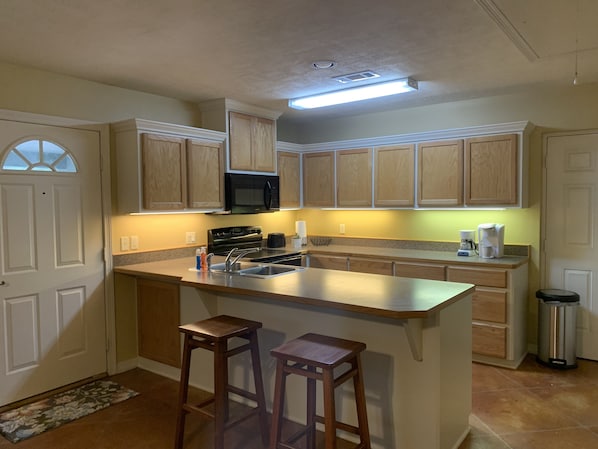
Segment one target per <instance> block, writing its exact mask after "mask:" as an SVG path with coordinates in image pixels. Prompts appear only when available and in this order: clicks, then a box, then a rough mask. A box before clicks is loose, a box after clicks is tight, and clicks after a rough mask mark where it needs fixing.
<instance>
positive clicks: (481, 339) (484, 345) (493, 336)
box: [471, 323, 507, 359]
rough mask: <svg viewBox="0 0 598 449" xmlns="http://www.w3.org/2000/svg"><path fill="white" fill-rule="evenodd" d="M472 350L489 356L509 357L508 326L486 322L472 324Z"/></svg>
mask: <svg viewBox="0 0 598 449" xmlns="http://www.w3.org/2000/svg"><path fill="white" fill-rule="evenodd" d="M471 332H472V334H471V339H472V352H473V353H474V354H480V355H484V356H489V357H498V358H501V359H505V358H506V357H507V328H506V327H505V326H491V325H486V324H477V323H474V324H472V329H471Z"/></svg>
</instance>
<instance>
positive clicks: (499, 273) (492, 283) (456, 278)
mask: <svg viewBox="0 0 598 449" xmlns="http://www.w3.org/2000/svg"><path fill="white" fill-rule="evenodd" d="M446 280H447V281H451V282H464V283H467V284H475V285H482V286H484V287H498V288H506V287H507V271H506V270H486V269H483V268H479V269H478V268H461V267H448V270H447V279H446Z"/></svg>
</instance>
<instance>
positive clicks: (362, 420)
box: [351, 354, 371, 449]
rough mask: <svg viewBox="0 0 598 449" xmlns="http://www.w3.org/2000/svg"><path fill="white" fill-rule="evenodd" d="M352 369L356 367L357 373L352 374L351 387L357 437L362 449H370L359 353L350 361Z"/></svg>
mask: <svg viewBox="0 0 598 449" xmlns="http://www.w3.org/2000/svg"><path fill="white" fill-rule="evenodd" d="M351 365H352V366H353V369H355V368H357V371H356V372H357V374H356V375H355V376H353V389H354V390H355V404H356V406H357V422H358V425H359V439H360V440H361V443H362V444H363V447H364V449H371V442H370V429H369V427H368V414H367V409H366V401H365V387H364V385H363V375H362V373H363V371H362V370H361V358H360V357H359V354H357V356H356V357H355V359H354V360H353V361H352V362H351Z"/></svg>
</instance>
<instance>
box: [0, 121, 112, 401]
mask: <svg viewBox="0 0 598 449" xmlns="http://www.w3.org/2000/svg"><path fill="white" fill-rule="evenodd" d="M36 139H39V140H41V141H48V142H53V143H54V144H56V145H55V146H54V147H53V148H62V149H64V150H65V152H67V154H68V156H70V158H71V159H72V161H74V165H75V166H76V171H73V172H68V171H61V170H58V171H53V170H52V169H51V168H49V167H45V168H44V169H43V170H40V171H31V170H29V171H28V170H25V169H21V170H17V171H15V170H1V171H0V193H1V194H0V215H1V220H0V236H1V238H0V245H1V248H0V249H1V255H2V256H1V258H0V261H1V263H2V267H1V272H0V276H1V280H2V281H3V284H2V285H1V286H0V302H1V304H0V405H3V404H7V403H10V402H13V401H17V400H20V399H23V398H26V397H29V396H33V395H35V394H39V393H43V392H45V391H48V390H51V389H54V388H58V387H61V386H63V385H66V384H69V383H72V382H76V381H78V380H82V379H85V378H88V377H91V376H95V375H98V374H101V373H104V372H105V371H106V322H105V319H106V316H105V296H104V277H105V271H104V270H105V269H104V260H103V254H104V241H103V218H102V217H103V216H102V201H101V183H100V143H99V142H100V141H99V134H98V132H95V131H90V130H80V129H73V128H63V127H58V126H46V125H34V124H29V123H20V122H10V121H4V120H0V161H2V160H3V158H4V156H5V154H7V152H10V151H11V149H14V148H16V146H18V145H19V143H22V142H25V141H28V140H32V141H35V140H36ZM42 146H43V145H40V148H41V147H42ZM31 148H33V149H34V150H33V151H35V145H32V146H31ZM40 153H41V154H42V155H41V156H40V157H39V158H38V161H41V162H42V163H43V161H44V156H43V154H44V153H43V151H40ZM26 156H31V153H29V154H26ZM53 156H54V154H50V155H48V159H52V157H53ZM25 165H26V164H25Z"/></svg>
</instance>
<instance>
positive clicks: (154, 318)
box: [137, 278, 181, 368]
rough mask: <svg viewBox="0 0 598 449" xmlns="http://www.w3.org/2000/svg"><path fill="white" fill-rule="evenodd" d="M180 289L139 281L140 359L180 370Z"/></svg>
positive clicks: (142, 279)
mask: <svg viewBox="0 0 598 449" xmlns="http://www.w3.org/2000/svg"><path fill="white" fill-rule="evenodd" d="M179 316H180V296H179V285H178V284H176V283H168V282H161V281H155V280H150V279H144V278H138V279H137V333H138V337H137V338H138V340H137V345H138V351H139V356H141V357H145V358H147V359H151V360H155V361H157V362H161V363H165V364H167V365H171V366H174V367H177V368H180V366H181V343H180V342H181V339H180V335H179V329H178V326H179V324H180V318H179Z"/></svg>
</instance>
